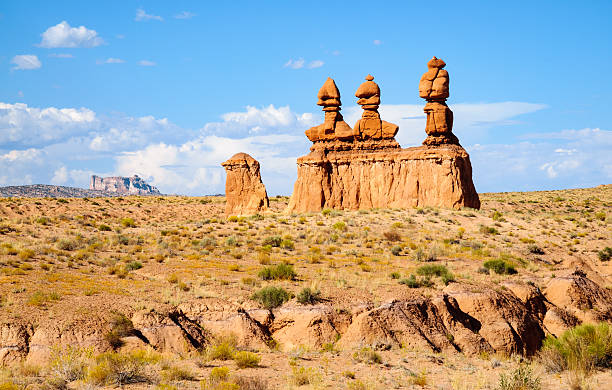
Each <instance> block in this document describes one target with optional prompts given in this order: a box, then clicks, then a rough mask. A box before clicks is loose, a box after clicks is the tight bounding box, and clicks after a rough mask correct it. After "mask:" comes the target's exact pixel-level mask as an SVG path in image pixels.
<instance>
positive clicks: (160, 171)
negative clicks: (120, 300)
mask: <svg viewBox="0 0 612 390" xmlns="http://www.w3.org/2000/svg"><path fill="white" fill-rule="evenodd" d="M611 14H612V5H611V3H610V2H608V1H599V2H598V1H589V2H584V3H582V4H579V3H577V2H565V1H556V2H552V1H551V2H547V1H538V2H521V1H516V2H507V3H504V4H501V3H500V2H456V1H454V2H444V1H437V2H435V3H432V2H429V3H428V2H407V1H398V2H381V3H380V4H374V3H372V2H359V1H350V2H300V3H297V2H287V1H278V2H273V1H268V2H246V1H244V2H242V1H235V2H231V3H230V2H217V3H210V2H196V1H193V2H191V1H173V2H167V1H165V2H162V1H129V0H126V1H104V2H102V1H100V2H94V1H87V2H78V1H54V2H48V1H3V2H1V3H0V34H1V35H2V36H3V37H8V38H5V39H3V43H2V45H0V85H2V88H1V89H0V185H14V184H29V183H53V184H62V185H71V186H79V187H86V186H87V185H88V177H89V175H91V174H101V175H116V174H117V175H131V174H134V173H137V174H139V175H141V176H143V177H145V178H147V179H148V180H149V181H150V182H151V183H152V184H154V185H157V186H158V187H159V188H160V190H161V191H162V192H167V193H183V194H191V195H199V194H210V193H220V192H223V187H224V179H225V176H224V173H223V169H222V168H221V167H220V166H219V164H220V163H221V162H222V161H224V160H225V159H227V158H228V157H230V156H231V155H232V154H233V153H235V152H238V151H244V152H248V153H250V154H251V155H253V156H254V157H255V158H257V159H259V160H260V162H261V163H262V174H263V179H264V183H265V184H266V186H267V187H268V190H269V192H270V193H271V194H290V193H291V190H292V187H293V183H294V181H295V177H296V166H295V158H296V157H298V156H300V155H304V154H306V153H307V151H308V148H309V146H310V142H309V141H308V140H307V139H306V137H305V136H304V133H303V131H304V130H306V129H307V128H308V127H310V126H313V125H316V124H318V123H321V122H322V118H323V114H322V112H321V110H320V107H318V106H316V93H317V91H318V89H319V88H320V86H321V85H322V84H323V82H324V81H325V79H326V78H327V77H328V76H331V77H332V78H334V79H335V80H336V83H337V84H338V86H339V88H340V91H341V94H342V102H343V113H344V115H345V118H347V122H349V124H351V125H352V124H354V122H355V121H356V120H357V118H358V117H359V115H360V109H359V107H358V106H357V105H356V104H355V101H356V98H355V97H354V92H355V90H356V89H357V87H358V86H359V84H360V83H361V82H362V81H363V78H364V76H365V75H367V74H368V73H371V74H373V75H374V76H375V81H376V82H378V83H379V85H380V87H381V90H382V96H381V100H382V106H381V110H380V111H381V114H382V115H383V119H385V120H387V121H390V122H394V123H397V124H399V125H400V132H399V134H398V140H399V141H400V143H401V144H402V145H403V146H415V145H418V144H420V142H421V141H422V140H423V139H424V138H425V133H424V130H423V129H424V117H423V114H422V106H423V105H424V102H423V101H422V100H421V99H419V97H418V88H417V87H418V81H419V79H420V77H421V75H422V73H423V72H424V71H425V70H426V62H427V61H428V60H429V59H430V58H431V57H432V56H434V55H435V56H438V57H441V58H443V59H444V60H445V61H446V62H447V64H448V65H447V70H448V71H449V73H450V76H451V97H450V99H449V101H448V102H449V104H450V105H451V107H452V108H453V110H454V111H455V120H456V125H455V133H456V134H457V135H458V137H459V139H460V141H461V143H462V145H463V146H464V147H465V148H466V149H467V150H468V151H469V152H470V155H471V158H472V165H473V171H474V181H475V184H476V188H477V190H478V191H480V192H485V191H518V190H539V189H560V188H569V187H583V186H594V185H598V184H603V183H611V182H612V123H611V119H610V115H609V111H610V107H612V104H611V103H612V99H611V98H610V97H609V90H610V89H611V87H612V75H611V74H610V72H609V71H608V64H609V63H610V62H611V61H610V60H611V57H612V54H611V53H612V27H611V24H610V23H609V15H611Z"/></svg>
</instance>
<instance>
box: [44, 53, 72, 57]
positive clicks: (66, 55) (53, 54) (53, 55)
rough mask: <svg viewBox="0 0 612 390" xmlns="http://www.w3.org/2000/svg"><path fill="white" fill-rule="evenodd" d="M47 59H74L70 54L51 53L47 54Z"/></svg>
mask: <svg viewBox="0 0 612 390" xmlns="http://www.w3.org/2000/svg"><path fill="white" fill-rule="evenodd" d="M49 57H53V58H74V56H73V55H72V54H68V53H51V54H49Z"/></svg>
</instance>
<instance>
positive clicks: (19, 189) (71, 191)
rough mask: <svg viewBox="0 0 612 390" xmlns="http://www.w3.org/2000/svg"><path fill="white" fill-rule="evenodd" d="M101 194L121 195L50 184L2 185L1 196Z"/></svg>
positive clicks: (89, 195)
mask: <svg viewBox="0 0 612 390" xmlns="http://www.w3.org/2000/svg"><path fill="white" fill-rule="evenodd" d="M101 196H121V194H118V193H115V192H108V191H95V190H87V189H85V188H75V187H65V186H54V185H49V184H30V185H25V186H6V187H0V198H96V197H101Z"/></svg>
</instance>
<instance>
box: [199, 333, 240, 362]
mask: <svg viewBox="0 0 612 390" xmlns="http://www.w3.org/2000/svg"><path fill="white" fill-rule="evenodd" d="M235 353H236V340H234V339H231V338H223V339H220V340H218V341H217V342H216V343H215V344H213V345H211V346H209V347H208V348H206V350H205V352H204V355H205V356H206V358H207V359H209V360H232V359H233V358H234V354H235Z"/></svg>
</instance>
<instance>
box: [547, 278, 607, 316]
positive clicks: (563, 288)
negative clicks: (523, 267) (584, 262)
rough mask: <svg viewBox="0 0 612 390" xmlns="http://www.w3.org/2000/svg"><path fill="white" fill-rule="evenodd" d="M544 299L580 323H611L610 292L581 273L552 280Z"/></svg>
mask: <svg viewBox="0 0 612 390" xmlns="http://www.w3.org/2000/svg"><path fill="white" fill-rule="evenodd" d="M544 294H545V295H546V298H547V299H548V300H549V301H550V302H551V303H553V304H555V305H556V306H558V307H562V308H564V309H566V310H567V311H568V312H569V313H570V314H572V315H574V316H575V317H577V318H578V319H579V320H580V321H582V322H598V321H612V292H611V291H610V290H608V289H606V288H603V287H601V286H599V285H598V284H597V283H595V282H593V281H592V280H591V279H589V278H587V277H586V274H585V273H584V272H582V271H578V270H577V271H575V272H574V273H572V274H570V275H568V276H565V277H557V278H554V279H552V280H551V281H550V282H549V283H548V286H546V290H545V291H544Z"/></svg>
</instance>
